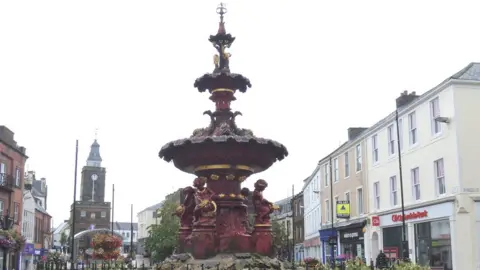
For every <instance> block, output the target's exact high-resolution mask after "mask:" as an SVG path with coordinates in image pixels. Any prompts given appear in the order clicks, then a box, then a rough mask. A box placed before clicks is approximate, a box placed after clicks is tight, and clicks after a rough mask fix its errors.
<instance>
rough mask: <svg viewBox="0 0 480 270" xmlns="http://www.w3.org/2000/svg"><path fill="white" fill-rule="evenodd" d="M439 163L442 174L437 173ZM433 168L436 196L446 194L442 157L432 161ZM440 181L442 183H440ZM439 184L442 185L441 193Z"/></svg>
mask: <svg viewBox="0 0 480 270" xmlns="http://www.w3.org/2000/svg"><path fill="white" fill-rule="evenodd" d="M439 164H441V165H442V166H441V167H442V168H441V171H442V175H439V171H440V167H439ZM433 170H434V177H435V190H436V195H437V196H442V195H445V194H447V185H446V183H445V161H444V159H443V158H439V159H437V160H435V161H434V162H433ZM440 182H442V183H440ZM441 185H442V186H443V193H441V190H440V189H441Z"/></svg>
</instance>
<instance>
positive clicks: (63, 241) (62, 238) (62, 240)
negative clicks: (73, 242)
mask: <svg viewBox="0 0 480 270" xmlns="http://www.w3.org/2000/svg"><path fill="white" fill-rule="evenodd" d="M66 243H67V234H66V233H65V231H63V232H62V235H60V245H62V246H65V244H66Z"/></svg>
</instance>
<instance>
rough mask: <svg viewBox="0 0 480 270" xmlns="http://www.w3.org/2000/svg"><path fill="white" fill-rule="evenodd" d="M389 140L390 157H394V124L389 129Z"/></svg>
mask: <svg viewBox="0 0 480 270" xmlns="http://www.w3.org/2000/svg"><path fill="white" fill-rule="evenodd" d="M387 140H388V155H389V156H393V155H395V143H396V141H397V140H396V138H395V126H394V125H393V124H391V125H389V126H388V127H387Z"/></svg>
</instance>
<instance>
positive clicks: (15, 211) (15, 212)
mask: <svg viewBox="0 0 480 270" xmlns="http://www.w3.org/2000/svg"><path fill="white" fill-rule="evenodd" d="M19 213H20V204H19V203H17V202H14V203H13V222H14V223H15V224H18V222H19V216H18V214H19Z"/></svg>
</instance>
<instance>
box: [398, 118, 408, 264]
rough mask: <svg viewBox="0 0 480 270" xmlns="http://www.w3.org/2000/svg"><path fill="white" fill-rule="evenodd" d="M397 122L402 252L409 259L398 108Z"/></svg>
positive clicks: (403, 257) (404, 258) (404, 257)
mask: <svg viewBox="0 0 480 270" xmlns="http://www.w3.org/2000/svg"><path fill="white" fill-rule="evenodd" d="M395 123H396V126H397V152H398V175H399V178H400V199H401V204H402V245H401V249H402V250H401V252H402V255H401V256H402V259H403V260H408V259H409V258H408V257H409V252H408V242H407V228H406V225H405V203H404V197H403V172H402V151H401V148H402V146H401V143H400V125H399V120H398V109H397V110H395Z"/></svg>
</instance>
